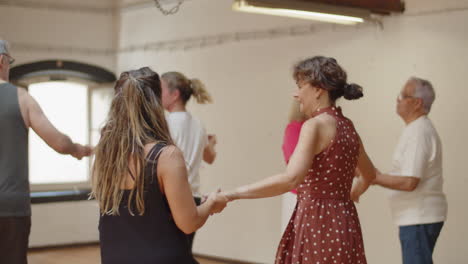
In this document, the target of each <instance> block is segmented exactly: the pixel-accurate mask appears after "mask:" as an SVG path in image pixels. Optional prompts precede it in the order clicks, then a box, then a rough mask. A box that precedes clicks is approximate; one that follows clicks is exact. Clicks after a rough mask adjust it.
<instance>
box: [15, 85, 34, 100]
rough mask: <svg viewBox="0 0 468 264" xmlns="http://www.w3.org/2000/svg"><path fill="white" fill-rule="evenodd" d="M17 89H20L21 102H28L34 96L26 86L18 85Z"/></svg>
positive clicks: (19, 97)
mask: <svg viewBox="0 0 468 264" xmlns="http://www.w3.org/2000/svg"><path fill="white" fill-rule="evenodd" d="M16 89H17V91H18V99H19V100H20V102H27V101H29V100H30V99H31V98H32V97H31V95H30V94H29V92H28V90H26V88H23V87H19V86H17V87H16Z"/></svg>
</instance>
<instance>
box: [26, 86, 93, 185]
mask: <svg viewBox="0 0 468 264" xmlns="http://www.w3.org/2000/svg"><path fill="white" fill-rule="evenodd" d="M29 93H30V94H31V95H32V96H33V97H34V98H35V99H36V100H37V102H38V103H39V105H41V107H42V109H43V111H44V113H45V114H46V116H47V117H48V118H49V120H50V121H51V122H52V124H54V126H55V127H56V128H57V129H58V130H60V131H61V132H63V133H65V134H66V135H68V136H69V137H70V138H71V139H72V140H73V141H74V142H77V143H80V144H88V141H89V137H88V133H89V132H88V131H89V130H88V87H87V86H85V85H82V84H77V83H71V82H44V83H37V84H32V85H30V86H29ZM88 168H89V160H88V158H84V159H82V160H81V161H78V160H77V159H75V158H73V157H72V156H70V155H61V154H58V153H57V152H55V151H54V150H52V149H51V148H50V147H49V146H47V145H46V143H45V142H44V141H43V140H42V139H41V138H39V137H38V136H37V134H36V133H34V131H33V130H30V133H29V173H30V181H31V183H32V184H51V183H52V184H53V183H69V182H83V181H87V180H88V174H89V169H88Z"/></svg>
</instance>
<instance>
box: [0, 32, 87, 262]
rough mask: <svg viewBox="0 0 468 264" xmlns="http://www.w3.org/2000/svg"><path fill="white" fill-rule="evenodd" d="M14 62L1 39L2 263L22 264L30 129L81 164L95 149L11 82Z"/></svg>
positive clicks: (27, 226)
mask: <svg viewBox="0 0 468 264" xmlns="http://www.w3.org/2000/svg"><path fill="white" fill-rule="evenodd" d="M13 62H14V59H13V57H12V56H11V54H10V52H9V50H8V43H7V42H6V41H4V40H1V39H0V127H1V129H0V262H1V263H9V264H10V263H11V264H23V263H27V249H28V240H29V233H30V229H31V198H30V191H29V175H28V130H29V128H32V129H33V130H34V132H36V134H37V135H39V137H41V138H42V139H43V140H44V141H45V143H47V145H49V146H50V147H51V148H52V149H54V150H55V151H57V152H58V153H61V154H68V155H72V156H73V157H75V158H77V159H79V160H80V159H81V158H83V157H85V156H89V155H91V153H92V149H91V148H90V147H88V146H83V145H80V144H76V143H73V142H72V141H71V139H70V138H69V137H68V136H66V135H64V134H63V133H61V132H60V131H58V130H57V129H56V128H55V127H54V126H53V125H52V123H51V122H50V121H49V120H48V119H47V117H46V116H45V115H44V112H43V111H42V109H41V107H40V106H39V104H38V103H37V102H36V100H34V98H33V97H31V96H30V95H29V94H28V92H27V90H26V89H24V88H20V87H16V86H14V85H13V84H11V83H9V82H8V81H9V72H10V66H11V64H13Z"/></svg>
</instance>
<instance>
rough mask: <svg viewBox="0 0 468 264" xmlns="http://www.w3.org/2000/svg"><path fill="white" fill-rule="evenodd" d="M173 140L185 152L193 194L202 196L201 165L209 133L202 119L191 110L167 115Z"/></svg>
mask: <svg viewBox="0 0 468 264" xmlns="http://www.w3.org/2000/svg"><path fill="white" fill-rule="evenodd" d="M166 120H167V124H168V126H169V131H170V133H171V137H172V140H174V143H175V144H176V146H177V147H179V148H180V150H181V151H182V153H183V154H184V159H185V165H186V166H187V171H188V180H189V183H190V187H191V188H192V194H193V196H196V197H200V193H199V189H200V174H199V172H198V171H199V170H200V166H201V163H202V160H203V151H204V150H205V146H206V145H207V144H208V135H207V134H206V132H205V128H204V127H203V124H202V123H201V121H200V120H199V119H198V118H196V117H194V116H192V115H191V114H190V113H189V112H172V113H169V114H167V115H166Z"/></svg>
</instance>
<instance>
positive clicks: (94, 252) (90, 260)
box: [28, 245, 230, 264]
mask: <svg viewBox="0 0 468 264" xmlns="http://www.w3.org/2000/svg"><path fill="white" fill-rule="evenodd" d="M197 260H198V261H199V262H200V264H230V263H228V262H220V261H215V260H210V259H206V258H199V257H197ZM64 263H66V264H100V263H101V261H100V255H99V246H98V245H87V246H73V247H61V248H49V249H32V250H30V251H29V252H28V264H64Z"/></svg>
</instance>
